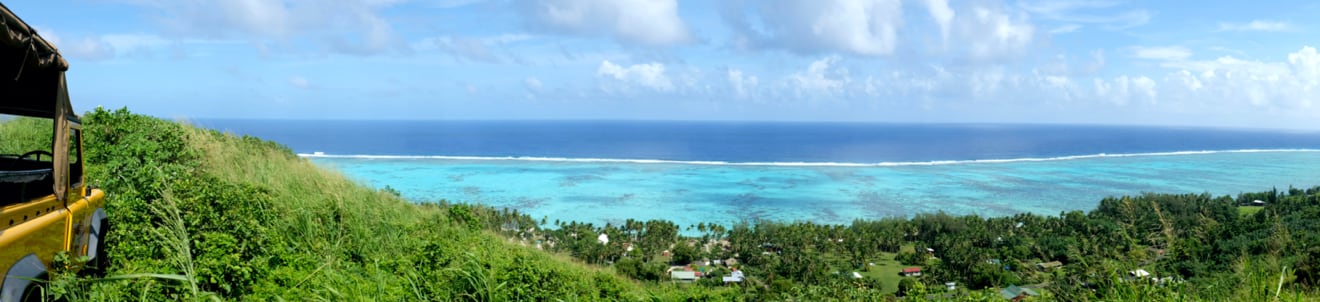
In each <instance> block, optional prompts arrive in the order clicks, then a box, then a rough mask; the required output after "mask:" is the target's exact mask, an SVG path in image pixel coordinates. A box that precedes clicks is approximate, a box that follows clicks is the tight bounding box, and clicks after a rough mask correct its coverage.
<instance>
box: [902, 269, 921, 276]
mask: <svg viewBox="0 0 1320 302" xmlns="http://www.w3.org/2000/svg"><path fill="white" fill-rule="evenodd" d="M899 275H903V277H917V276H921V268H920V267H909V268H904V269H903V272H901V273H899Z"/></svg>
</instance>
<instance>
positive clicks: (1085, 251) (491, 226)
mask: <svg viewBox="0 0 1320 302" xmlns="http://www.w3.org/2000/svg"><path fill="white" fill-rule="evenodd" d="M12 122H14V121H9V122H7V123H5V124H0V131H5V129H8V128H6V127H8V124H9V123H12ZM84 125H85V131H86V138H85V150H86V156H87V162H88V163H89V170H88V179H89V180H90V181H91V183H92V184H93V185H95V186H98V187H100V188H103V189H105V190H106V191H107V192H109V193H110V195H109V196H108V197H107V198H108V199H107V211H108V212H109V215H110V217H111V219H112V222H113V225H112V231H111V232H110V237H109V238H108V240H109V242H110V244H111V245H110V246H109V250H108V254H109V255H108V256H109V259H110V260H111V265H110V268H109V270H108V271H107V272H105V273H104V275H101V276H99V277H93V276H78V275H74V274H70V273H67V272H57V273H56V274H54V275H53V276H51V280H50V281H49V282H46V283H45V287H44V288H43V292H44V293H45V294H46V295H47V297H49V298H58V299H69V300H93V301H124V300H153V301H156V300H194V301H196V300H209V299H215V300H334V301H340V300H372V301H375V300H387V301H392V300H444V301H454V300H474V301H504V300H658V301H676V300H758V301H759V300H798V301H822V300H864V301H881V300H894V299H898V298H897V297H898V296H902V297H904V298H903V300H904V301H926V300H961V301H1003V300H1004V298H1003V297H1001V296H1000V292H999V290H1000V289H1003V288H1007V287H1009V286H1011V285H1017V286H1025V287H1028V288H1032V289H1033V290H1036V291H1038V292H1041V293H1042V294H1043V296H1041V297H1032V298H1029V300H1064V301H1151V300H1217V301H1228V300H1232V301H1258V300H1282V301H1304V300H1305V301H1310V300H1316V299H1320V293H1317V287H1316V286H1317V283H1320V264H1318V263H1320V234H1317V233H1316V232H1315V231H1314V230H1317V229H1320V187H1317V188H1312V189H1289V190H1286V191H1283V192H1279V191H1269V192H1261V193H1251V194H1242V195H1240V196H1236V197H1228V196H1224V197H1212V196H1209V195H1206V194H1183V195H1164V194H1145V195H1141V196H1134V197H1117V198H1106V199H1104V200H1102V201H1101V202H1100V205H1099V206H1098V207H1097V208H1096V209H1095V210H1093V211H1091V212H1089V213H1086V212H1081V211H1073V212H1066V213H1061V214H1060V215H1058V216H1041V215H1032V214H1020V215H1015V216H1012V217H991V218H984V217H976V216H953V215H947V214H944V213H929V214H919V215H916V216H915V217H913V218H910V219H899V218H890V219H882V220H878V221H868V220H858V221H855V222H853V223H852V224H849V225H818V224H812V223H805V222H770V221H757V222H745V223H740V224H737V225H733V226H723V225H718V224H700V225H697V226H687V227H688V228H690V229H695V230H696V231H697V232H698V233H696V234H699V235H698V236H684V235H681V233H680V229H681V228H682V227H683V226H678V225H675V224H674V223H672V222H669V221H661V220H652V221H635V220H628V221H627V222H626V223H624V224H623V225H603V226H599V225H593V224H589V223H579V222H563V221H553V223H551V222H550V221H547V220H550V218H542V219H540V220H537V219H534V218H532V217H529V216H528V215H525V214H521V213H518V211H517V210H510V209H492V208H489V207H483V206H476V205H468V204H461V203H449V202H439V203H433V204H431V203H427V204H414V203H410V202H408V201H405V200H402V199H400V198H399V197H398V194H397V192H394V191H393V190H392V189H388V188H386V189H383V190H373V189H369V188H367V187H365V186H362V185H360V184H357V183H354V182H353V181H350V180H348V179H347V178H345V177H343V176H342V175H339V174H337V173H336V172H333V171H329V170H326V169H322V168H319V167H316V166H315V165H313V164H311V163H310V162H308V161H307V160H305V159H301V158H299V157H297V156H296V155H294V154H293V153H292V152H291V151H290V150H289V149H288V148H286V147H284V146H281V145H278V144H275V143H272V142H268V141H263V140H260V139H257V138H252V137H239V136H234V135H230V134H224V133H219V132H216V131H210V130H201V129H197V128H193V127H189V126H186V125H182V124H179V123H172V122H167V121H163V120H160V119H156V118H151V117H145V116H140V115H134V114H131V113H129V112H127V111H126V110H117V111H107V110H103V109H97V110H94V111H92V112H90V113H88V114H87V115H86V116H85V117H84ZM47 140H48V139H47ZM1250 200H1262V201H1266V202H1267V204H1266V205H1265V206H1264V207H1260V209H1259V210H1258V212H1256V213H1245V214H1244V213H1241V212H1239V211H1241V210H1239V209H1238V208H1237V207H1236V206H1237V205H1238V204H1239V203H1240V202H1243V201H1250ZM600 234H605V235H606V236H608V237H609V238H610V240H609V243H608V244H601V243H600V242H599V241H598V240H597V238H598V236H599V235H600ZM625 244H626V245H625ZM629 247H631V248H632V249H631V250H629ZM928 249H929V250H928ZM666 252H667V253H666ZM707 259H709V260H715V259H719V260H727V259H736V261H737V262H738V264H737V265H735V267H736V268H738V269H739V270H740V271H741V272H743V273H745V274H746V280H745V281H744V282H740V283H735V284H723V283H722V282H720V281H719V279H718V278H719V277H723V276H729V275H731V274H732V268H731V267H727V266H726V265H722V264H713V263H712V265H706V264H705V261H706V260H707ZM61 261H62V262H61V263H76V262H77V261H70V260H68V259H63V260H61ZM694 261H696V262H700V263H698V264H697V265H695V266H693V268H694V269H696V270H704V271H705V272H706V273H707V275H708V276H710V277H712V278H701V279H700V280H699V281H697V282H695V283H693V284H678V285H676V284H674V283H672V282H670V281H669V274H668V272H667V270H668V269H669V267H670V266H671V265H686V264H690V263H691V262H694ZM1049 261H1059V262H1060V263H1062V266H1061V267H1058V268H1042V267H1039V266H1038V265H1037V264H1038V263H1043V262H1049ZM712 262H713V261H712ZM871 263H875V265H871ZM726 264H727V262H726ZM910 266H920V267H922V268H923V274H922V275H921V276H920V277H901V276H898V274H897V272H898V271H899V270H901V269H902V268H904V267H910ZM1137 269H1142V270H1145V271H1148V272H1149V273H1150V274H1151V275H1150V276H1146V277H1141V278H1134V277H1130V273H1129V272H1131V271H1134V270H1137ZM854 271H856V272H860V273H861V274H862V275H863V276H864V277H863V278H860V279H856V278H853V276H852V272H854ZM1152 277H1154V278H1152ZM950 281H952V282H957V284H958V289H957V290H954V291H947V290H945V288H944V283H945V282H950ZM1276 297H1277V298H1276Z"/></svg>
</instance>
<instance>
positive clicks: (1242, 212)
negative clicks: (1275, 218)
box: [1237, 206, 1265, 217]
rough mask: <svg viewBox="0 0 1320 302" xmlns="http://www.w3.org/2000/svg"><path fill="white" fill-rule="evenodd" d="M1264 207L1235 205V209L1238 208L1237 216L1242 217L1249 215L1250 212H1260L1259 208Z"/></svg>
mask: <svg viewBox="0 0 1320 302" xmlns="http://www.w3.org/2000/svg"><path fill="white" fill-rule="evenodd" d="M1264 208H1265V207H1257V206H1240V207H1237V209H1238V216H1242V217H1246V216H1251V214H1256V212H1260V210H1261V209H1264Z"/></svg>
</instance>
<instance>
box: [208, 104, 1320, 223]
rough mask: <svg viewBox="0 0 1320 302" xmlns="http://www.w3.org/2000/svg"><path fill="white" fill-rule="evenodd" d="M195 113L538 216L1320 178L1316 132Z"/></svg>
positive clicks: (728, 216) (1026, 198)
mask: <svg viewBox="0 0 1320 302" xmlns="http://www.w3.org/2000/svg"><path fill="white" fill-rule="evenodd" d="M194 123H195V124H197V125H199V126H203V127H209V128H213V129H219V130H222V131H229V132H232V133H235V134H244V135H252V136H257V137H261V138H264V139H269V140H274V141H277V142H280V143H283V144H285V145H288V146H289V147H290V148H292V149H293V150H294V151H295V152H297V153H299V154H300V155H302V156H304V157H306V158H308V159H309V160H311V161H312V162H314V163H316V164H319V165H322V166H325V167H327V168H331V169H336V170H339V171H342V172H343V173H344V174H345V175H347V176H349V177H351V178H354V179H356V180H358V181H361V182H362V183H364V184H366V185H369V186H373V187H377V188H384V187H385V186H389V187H391V188H394V189H396V190H398V191H399V192H401V193H402V195H403V196H404V197H405V198H408V199H410V200H413V201H416V202H434V201H438V200H442V199H443V200H449V201H455V202H472V203H480V204H485V205H490V206H495V207H507V208H511V209H517V210H519V211H520V212H522V213H526V214H529V215H531V216H533V217H534V218H538V219H539V218H542V217H545V218H547V219H548V220H549V221H554V220H564V221H568V220H576V221H581V222H592V223H598V224H599V223H616V224H617V223H620V222H622V221H624V220H627V219H629V218H631V219H642V220H645V219H667V220H671V221H674V222H676V223H678V224H680V225H691V224H697V223H700V222H707V223H711V222H714V223H723V224H730V223H733V222H737V221H741V220H757V219H770V220H777V221H811V222H816V223H849V222H851V221H852V220H854V219H858V218H863V219H878V218H883V217H890V216H899V217H907V216H911V215H914V214H917V213H923V212H936V211H944V212H947V213H952V214H978V215H991V216H1004V215H1013V214H1016V213H1022V212H1030V213H1036V214H1045V215H1053V214H1058V213H1060V212H1063V211H1071V210H1090V209H1092V208H1094V207H1095V205H1096V204H1098V202H1099V201H1100V199H1102V198H1104V197H1106V196H1119V195H1134V194H1141V193H1143V192H1155V193H1211V194H1215V195H1222V194H1237V193H1240V192H1253V191H1262V190H1269V189H1270V188H1280V189H1283V188H1287V187H1289V186H1295V187H1311V186H1315V185H1320V169H1316V167H1317V166H1320V132H1307V131H1277V130H1238V129H1208V128H1171V127H1135V126H1132V127H1129V126H1088V125H999V124H879V123H875V124H867V123H772V122H643V121H280V120H200V121H194Z"/></svg>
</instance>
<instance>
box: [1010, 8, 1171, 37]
mask: <svg viewBox="0 0 1320 302" xmlns="http://www.w3.org/2000/svg"><path fill="white" fill-rule="evenodd" d="M1125 2H1126V1H1112V0H1024V1H1017V6H1018V7H1020V8H1022V9H1023V10H1026V11H1028V12H1030V13H1031V14H1032V15H1035V16H1039V17H1041V18H1043V19H1046V20H1052V21H1059V22H1066V23H1071V24H1091V25H1097V26H1100V27H1102V28H1106V29H1111V30H1120V29H1128V28H1132V27H1137V26H1141V25H1145V24H1146V23H1149V22H1150V18H1151V14H1150V12H1148V11H1146V10H1144V9H1129V10H1123V9H1120V8H1119V7H1121V6H1123V5H1124V4H1125ZM1078 26H1079V27H1078V28H1080V25H1078ZM1073 30H1076V28H1074V29H1073ZM1067 32H1071V30H1070V31H1067Z"/></svg>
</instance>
